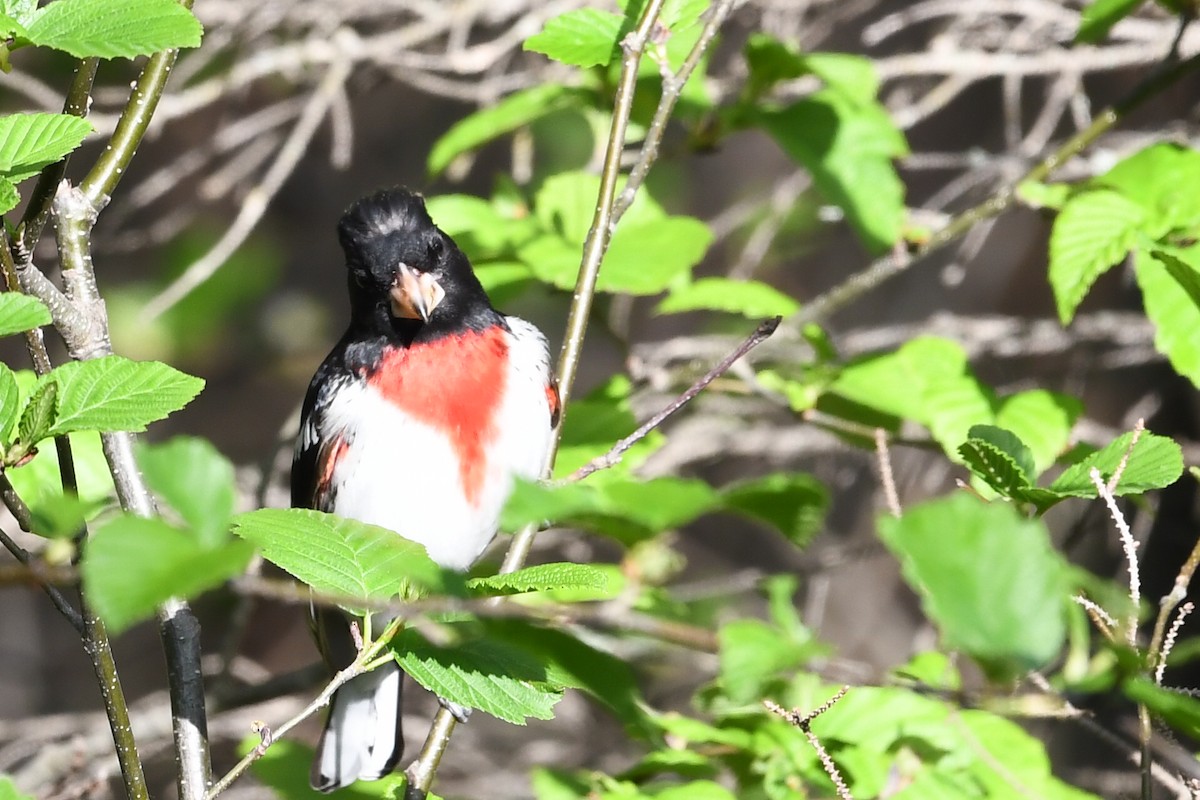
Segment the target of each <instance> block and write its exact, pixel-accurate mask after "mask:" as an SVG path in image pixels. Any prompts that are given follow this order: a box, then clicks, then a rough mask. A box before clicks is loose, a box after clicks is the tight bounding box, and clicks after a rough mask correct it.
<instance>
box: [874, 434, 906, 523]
mask: <svg viewBox="0 0 1200 800" xmlns="http://www.w3.org/2000/svg"><path fill="white" fill-rule="evenodd" d="M875 455H876V457H877V458H878V460H879V482H880V484H882V485H883V497H884V500H885V501H886V502H887V508H888V511H889V512H890V513H891V515H892V516H893V517H899V516H900V515H901V514H902V513H903V512H902V510H901V508H900V495H899V493H897V492H896V476H895V475H894V474H893V473H892V457H891V454H890V453H889V452H888V440H887V431H885V430H884V429H883V428H876V429H875Z"/></svg>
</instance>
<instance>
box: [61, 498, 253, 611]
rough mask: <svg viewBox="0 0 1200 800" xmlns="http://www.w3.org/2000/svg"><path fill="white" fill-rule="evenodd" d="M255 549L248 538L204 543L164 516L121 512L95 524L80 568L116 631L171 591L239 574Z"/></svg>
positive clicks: (197, 589)
mask: <svg viewBox="0 0 1200 800" xmlns="http://www.w3.org/2000/svg"><path fill="white" fill-rule="evenodd" d="M252 555H254V548H253V547H251V546H250V545H249V544H248V543H247V542H236V541H235V542H230V543H228V544H226V545H224V546H221V547H216V548H212V547H205V546H204V545H202V544H201V543H200V542H199V541H197V540H196V539H195V538H194V537H192V536H189V535H188V534H187V533H185V532H184V531H181V530H178V529H176V528H173V527H171V526H170V525H168V524H167V523H166V522H163V521H162V520H160V519H144V518H142V517H134V516H128V515H122V516H118V517H114V518H112V519H110V520H108V521H107V522H104V523H103V524H101V525H99V526H97V527H96V528H95V529H93V531H92V535H91V537H89V538H88V540H87V542H86V543H85V544H84V551H83V561H82V562H81V563H80V573H81V575H82V578H83V588H84V592H85V593H86V594H87V598H88V603H89V604H90V605H91V607H92V608H93V609H94V610H95V611H96V613H97V614H98V615H99V616H100V618H101V619H102V620H104V622H105V624H106V625H108V627H109V631H110V632H111V633H118V632H120V631H122V630H125V629H126V628H128V627H129V626H131V625H133V624H134V623H135V622H138V621H139V620H143V619H146V618H148V617H150V616H151V615H153V614H154V610H155V609H156V608H157V607H158V606H159V605H161V604H162V603H163V602H164V601H166V600H167V599H169V598H171V597H181V598H188V597H194V596H196V595H198V594H200V593H201V592H204V591H206V590H208V589H212V588H214V587H216V586H219V585H220V584H221V583H224V582H225V581H226V580H228V579H229V578H232V577H233V576H235V575H238V574H240V573H241V572H242V571H243V570H245V569H246V565H247V564H249V563H250V557H251V556H252ZM130 576H137V579H136V580H131V579H130Z"/></svg>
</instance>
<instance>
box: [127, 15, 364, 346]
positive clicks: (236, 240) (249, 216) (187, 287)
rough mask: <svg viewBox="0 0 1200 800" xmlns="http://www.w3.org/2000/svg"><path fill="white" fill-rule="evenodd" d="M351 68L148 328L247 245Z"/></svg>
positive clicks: (153, 310) (157, 302)
mask: <svg viewBox="0 0 1200 800" xmlns="http://www.w3.org/2000/svg"><path fill="white" fill-rule="evenodd" d="M333 41H334V43H335V44H338V45H340V46H341V47H342V49H343V50H344V51H345V52H346V53H347V54H348V53H349V52H350V51H351V49H352V48H353V46H354V45H355V43H357V42H358V37H357V36H356V35H355V34H354V33H353V32H351V31H348V30H339V31H337V32H336V33H335V34H334V36H333ZM351 63H352V62H351V58H350V56H349V55H347V56H346V57H345V58H343V59H341V60H337V61H334V62H333V63H332V64H331V66H330V67H329V69H328V70H327V71H326V73H325V77H324V78H322V80H321V83H320V85H319V86H318V87H317V90H316V92H315V93H314V94H313V96H312V97H311V98H310V99H309V101H308V103H307V104H306V105H305V108H304V112H303V113H302V114H301V115H300V119H299V121H298V122H297V123H296V127H294V128H293V129H292V132H291V135H290V136H288V139H287V141H286V142H284V144H283V147H282V148H280V150H279V153H278V155H276V157H275V161H274V162H273V163H272V164H271V167H270V169H268V170H267V174H266V175H265V176H264V177H263V179H262V182H261V183H260V184H259V185H258V186H256V187H254V188H253V189H251V190H250V193H249V194H247V195H246V199H245V201H244V202H243V203H242V206H241V209H240V210H239V211H238V215H237V218H236V219H235V220H234V221H233V225H231V226H230V228H229V230H227V231H226V232H225V234H224V235H223V236H222V237H221V239H220V241H218V242H217V243H216V244H215V245H213V246H212V248H211V249H210V250H209V251H208V252H207V253H205V254H204V255H203V256H202V257H201V258H200V259H199V260H197V261H196V262H194V263H193V264H191V266H189V267H188V268H187V269H185V270H184V271H183V273H182V274H181V275H180V276H179V277H178V278H176V279H175V280H173V281H172V282H171V283H170V285H168V286H167V287H166V288H165V289H163V291H162V292H161V293H159V294H158V295H157V296H156V297H154V298H153V299H152V300H150V302H149V303H147V304H146V307H145V308H144V309H143V310H142V315H141V321H142V322H143V323H149V322H151V321H153V320H155V319H157V318H158V317H159V316H161V315H162V314H163V313H165V312H166V311H168V310H170V309H171V308H172V307H173V306H175V304H177V303H178V302H179V301H180V300H182V299H183V298H185V297H187V296H188V294H190V293H191V292H192V291H193V290H194V289H196V287H198V286H199V285H200V284H202V283H204V282H205V281H206V280H208V279H209V278H211V277H212V276H213V274H214V273H215V272H216V271H217V270H218V269H220V267H221V265H222V264H224V263H225V262H226V261H227V260H228V259H229V257H230V256H232V255H233V254H234V252H236V251H237V249H238V248H239V247H241V246H242V244H243V243H244V242H245V241H246V238H247V237H248V236H249V235H250V233H251V232H252V231H253V230H254V226H255V225H257V224H258V221H259V220H260V219H262V215H263V214H264V213H265V212H266V210H267V207H268V205H270V203H271V200H272V198H274V197H275V195H276V194H277V193H278V192H279V190H280V188H282V186H283V183H284V181H286V180H287V178H288V176H289V175H291V174H292V172H293V171H294V170H295V168H296V164H297V163H299V161H300V159H301V158H303V157H304V154H305V152H306V151H307V150H308V146H309V144H310V143H311V142H312V138H313V136H314V135H315V134H316V132H317V128H318V127H319V126H320V124H321V122H322V120H324V119H325V116H326V114H327V113H328V112H329V109H330V107H331V106H332V105H333V103H334V101H335V100H336V99H337V98H338V96H339V95H340V94H341V93H342V90H343V87H344V86H345V84H346V79H347V78H349V77H350V68H351Z"/></svg>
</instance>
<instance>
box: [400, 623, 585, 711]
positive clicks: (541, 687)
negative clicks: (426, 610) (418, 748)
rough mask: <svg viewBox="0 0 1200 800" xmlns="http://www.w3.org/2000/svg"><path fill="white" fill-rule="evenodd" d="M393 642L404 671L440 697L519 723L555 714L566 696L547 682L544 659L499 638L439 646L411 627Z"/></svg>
mask: <svg viewBox="0 0 1200 800" xmlns="http://www.w3.org/2000/svg"><path fill="white" fill-rule="evenodd" d="M449 627H455V626H449ZM391 646H392V649H393V650H394V652H395V654H396V660H397V661H398V662H399V663H400V666H401V667H402V668H403V669H404V671H405V672H407V673H408V674H409V675H411V676H412V677H413V678H414V679H415V680H416V681H417V683H419V684H421V685H422V686H424V687H425V688H426V689H428V690H429V691H431V692H434V693H435V694H437V696H438V697H442V698H445V699H447V700H450V701H452V702H455V703H459V704H460V705H463V706H466V707H468V708H476V709H479V710H480V711H483V712H486V713H488V714H491V715H492V716H494V717H498V718H499V719H503V720H507V721H508V722H512V723H514V724H516V725H524V724H525V721H526V720H527V719H528V718H530V717H533V718H535V719H553V718H554V706H555V704H557V703H558V701H559V700H561V699H562V690H561V689H558V688H554V687H551V686H548V685H547V684H546V679H547V675H546V669H545V667H544V665H542V664H540V663H539V662H538V661H536V660H535V659H533V658H530V657H529V656H528V655H527V654H525V653H523V652H522V651H520V650H518V649H516V648H513V647H510V646H508V645H506V644H504V643H502V642H499V641H495V640H492V639H476V640H468V641H465V642H462V643H461V644H457V645H451V646H446V647H439V646H437V645H434V644H432V643H430V642H429V641H428V640H426V639H425V638H424V637H423V636H421V635H420V634H419V633H417V632H416V631H415V630H413V629H412V628H408V629H405V630H404V631H403V632H402V633H401V634H400V635H399V636H397V637H396V638H395V639H393V640H392V645H391Z"/></svg>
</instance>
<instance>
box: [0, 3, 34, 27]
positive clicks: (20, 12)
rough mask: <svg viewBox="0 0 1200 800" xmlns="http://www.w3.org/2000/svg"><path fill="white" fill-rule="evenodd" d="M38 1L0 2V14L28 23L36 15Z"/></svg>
mask: <svg viewBox="0 0 1200 800" xmlns="http://www.w3.org/2000/svg"><path fill="white" fill-rule="evenodd" d="M37 4H38V0H0V14H4V15H5V16H8V17H12V18H13V19H16V20H18V21H21V22H28V21H29V20H30V19H32V18H33V15H34V14H35V13H37Z"/></svg>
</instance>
